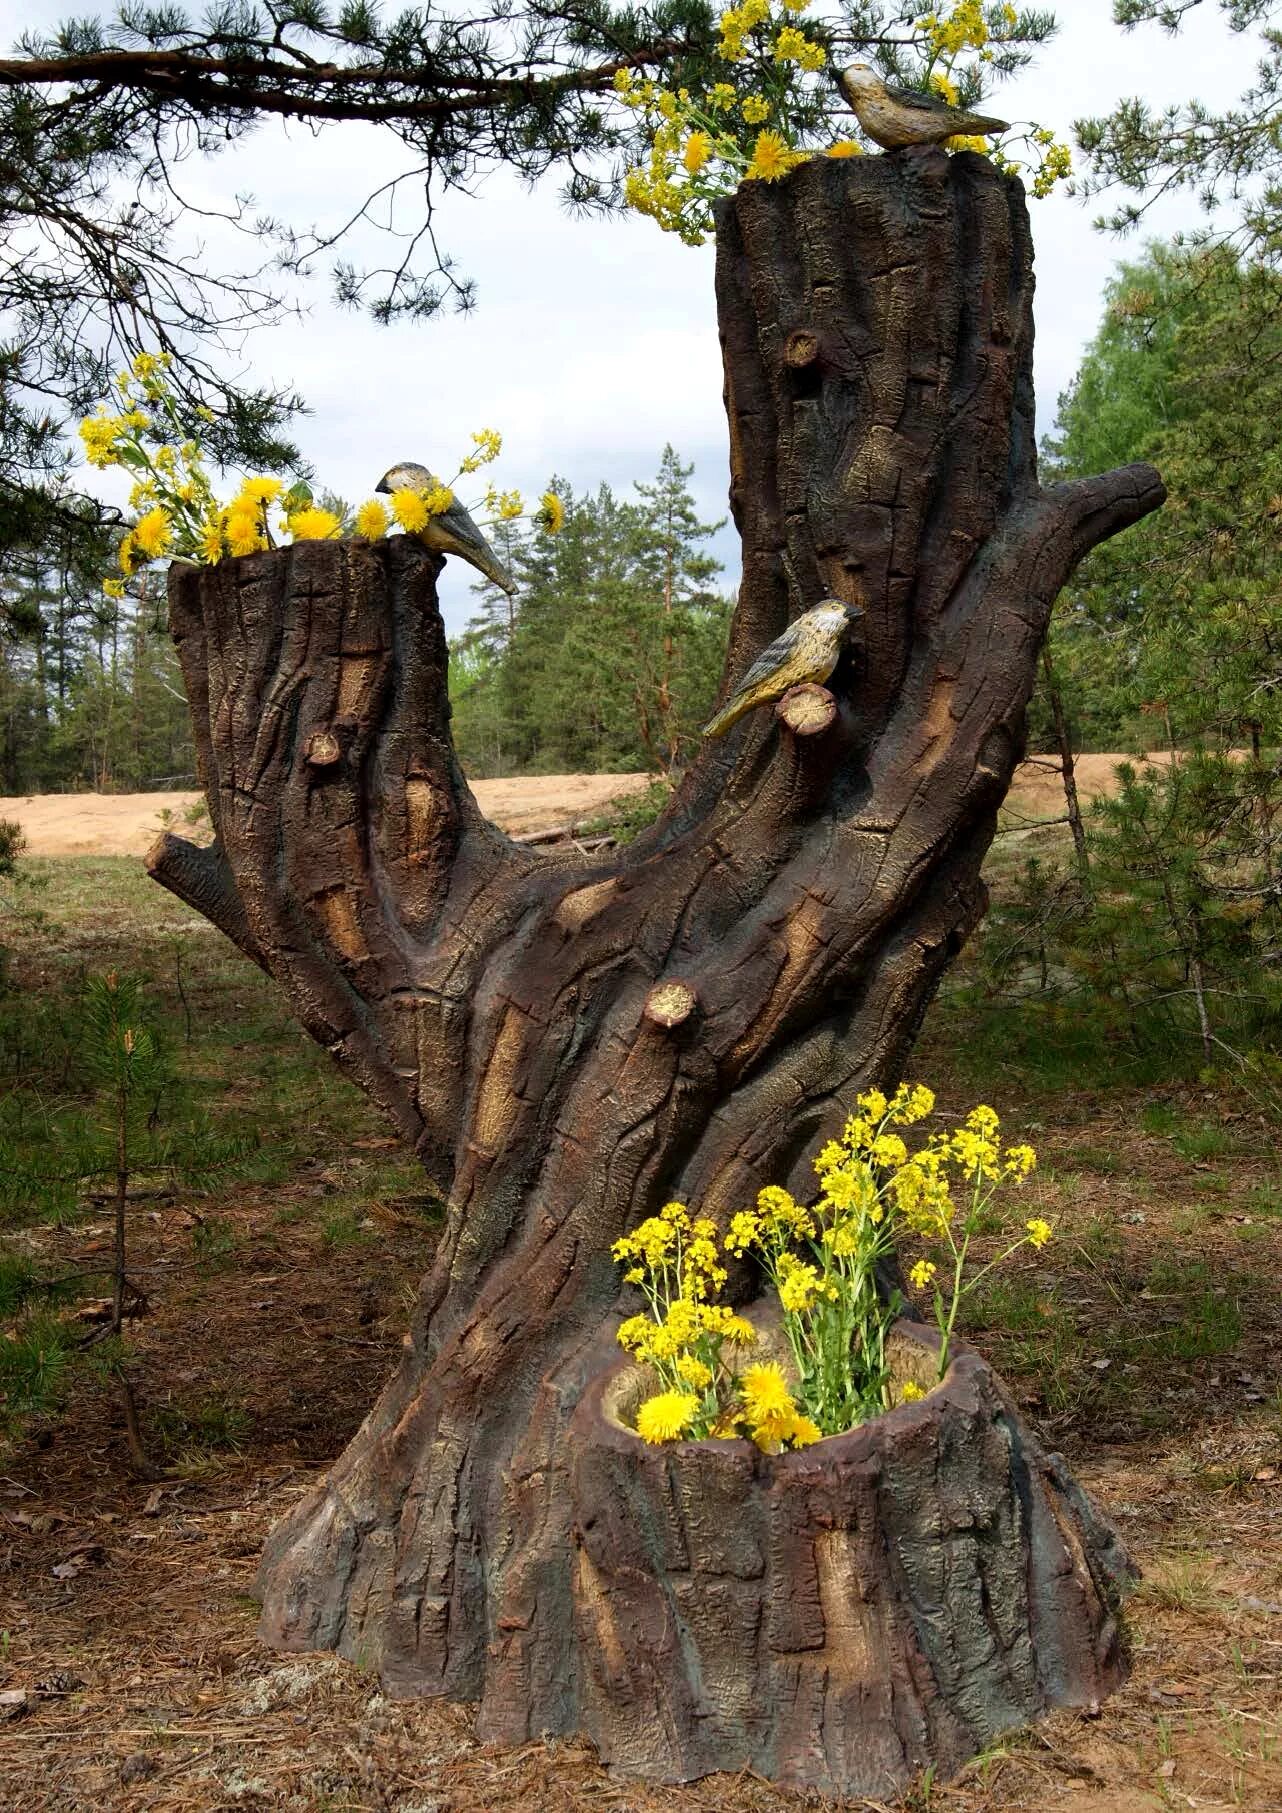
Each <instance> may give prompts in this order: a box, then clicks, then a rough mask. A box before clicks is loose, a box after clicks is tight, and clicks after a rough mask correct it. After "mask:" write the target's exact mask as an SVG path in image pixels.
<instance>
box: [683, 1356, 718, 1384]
mask: <svg viewBox="0 0 1282 1813" xmlns="http://www.w3.org/2000/svg"><path fill="white" fill-rule="evenodd" d="M677 1376H678V1377H679V1378H682V1379H684V1380H685V1382H686V1384H687V1385H693V1386H694V1388H695V1390H696V1391H706V1390H707V1389H708V1386H709V1385H711V1383H712V1368H711V1366H705V1365H704V1363H703V1361H702V1360H700V1359H697V1358H696V1357H695V1355H694V1354H692V1353H681V1354H678V1355H677Z"/></svg>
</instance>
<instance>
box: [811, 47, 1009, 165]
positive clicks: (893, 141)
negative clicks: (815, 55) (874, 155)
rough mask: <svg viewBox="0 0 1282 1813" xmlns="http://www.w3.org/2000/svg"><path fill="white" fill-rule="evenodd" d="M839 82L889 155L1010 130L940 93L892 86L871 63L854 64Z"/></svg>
mask: <svg viewBox="0 0 1282 1813" xmlns="http://www.w3.org/2000/svg"><path fill="white" fill-rule="evenodd" d="M837 80H838V81H839V82H840V84H841V92H842V93H843V94H844V95H845V97H846V99H847V100H848V101H849V102H850V105H851V106H852V107H853V108H854V112H855V118H856V119H857V120H858V121H859V124H860V125H861V126H862V127H863V129H864V131H865V132H866V133H867V134H868V136H869V138H870V139H872V140H873V142H874V144H878V145H883V146H885V148H886V150H887V151H897V150H899V149H900V148H901V147H902V146H904V145H938V144H940V143H941V142H942V141H943V140H944V139H946V138H982V137H984V136H985V135H986V134H988V133H990V132H1005V131H1006V129H1007V124H1008V122H1007V121H1006V120H995V119H992V118H990V117H989V115H988V114H986V113H971V112H969V111H968V110H967V109H966V108H965V107H953V106H951V105H950V104H949V102H947V101H945V100H944V99H942V97H941V96H939V95H937V94H926V93H924V92H923V91H921V90H919V89H916V88H892V87H889V86H888V85H887V84H886V83H885V82H883V81H882V79H881V77H880V76H879V75H878V74H877V71H876V70H875V69H874V68H873V67H872V66H871V64H868V63H852V64H851V65H850V67H849V68H848V69H843V70H842V72H841V74H840V76H838V78H837Z"/></svg>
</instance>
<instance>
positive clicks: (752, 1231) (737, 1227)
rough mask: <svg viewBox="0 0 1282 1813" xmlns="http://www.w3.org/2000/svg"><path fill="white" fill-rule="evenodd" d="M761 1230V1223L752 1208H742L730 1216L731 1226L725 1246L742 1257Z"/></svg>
mask: <svg viewBox="0 0 1282 1813" xmlns="http://www.w3.org/2000/svg"><path fill="white" fill-rule="evenodd" d="M760 1232H761V1223H760V1222H759V1221H758V1219H757V1217H756V1216H755V1215H754V1214H753V1213H752V1211H751V1209H740V1210H738V1211H737V1213H736V1214H734V1215H732V1216H731V1217H730V1226H729V1228H728V1229H727V1230H726V1238H725V1248H726V1251H727V1252H728V1253H734V1254H735V1255H736V1256H737V1257H739V1258H742V1256H743V1254H744V1253H745V1252H746V1251H747V1250H748V1248H749V1247H750V1246H751V1245H752V1244H753V1242H754V1241H755V1240H756V1239H757V1236H758V1235H759V1234H760Z"/></svg>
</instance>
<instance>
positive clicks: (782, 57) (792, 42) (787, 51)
mask: <svg viewBox="0 0 1282 1813" xmlns="http://www.w3.org/2000/svg"><path fill="white" fill-rule="evenodd" d="M807 42H808V40H807V38H806V34H805V33H804V32H802V31H798V30H797V27H796V26H795V25H785V26H784V27H783V29H782V31H781V32H780V33H779V36H778V37H777V38H776V39H775V62H776V63H799V62H800V61H801V53H802V51H803V50H804V49H805V48H806V44H807Z"/></svg>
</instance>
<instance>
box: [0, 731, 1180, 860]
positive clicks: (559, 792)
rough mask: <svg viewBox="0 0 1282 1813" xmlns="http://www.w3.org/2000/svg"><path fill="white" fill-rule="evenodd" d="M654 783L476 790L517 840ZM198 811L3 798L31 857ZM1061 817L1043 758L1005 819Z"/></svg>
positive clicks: (149, 797) (589, 780)
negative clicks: (165, 817) (521, 834)
mask: <svg viewBox="0 0 1282 1813" xmlns="http://www.w3.org/2000/svg"><path fill="white" fill-rule="evenodd" d="M1168 760H1169V758H1168V757H1167V756H1166V755H1165V754H1163V753H1162V752H1161V751H1160V750H1159V751H1158V752H1157V753H1156V754H1154V755H1152V756H1147V757H1144V756H1123V755H1082V756H1079V757H1078V758H1077V784H1078V788H1079V789H1080V791H1081V793H1082V796H1083V798H1084V799H1092V798H1094V796H1095V795H1096V794H1098V793H1112V792H1114V791H1115V789H1116V782H1115V780H1114V775H1113V771H1114V769H1115V767H1116V766H1117V764H1118V762H1124V761H1133V762H1135V763H1136V765H1137V766H1139V765H1142V764H1143V763H1145V762H1152V763H1154V764H1155V765H1157V766H1159V767H1164V766H1165V765H1166V762H1167V761H1168ZM650 779H651V776H649V775H647V774H530V775H518V776H516V777H515V778H513V779H511V780H501V781H473V783H472V791H473V793H475V795H476V797H477V799H478V800H479V801H480V804H481V807H482V809H483V810H484V811H485V812H486V813H488V814H489V816H490V817H491V818H492V819H493V820H494V822H495V823H496V824H498V825H501V826H502V827H503V829H504V830H505V831H510V832H513V833H516V834H518V835H519V834H520V833H522V832H526V831H546V830H548V829H549V828H550V827H551V826H553V825H560V824H568V823H570V822H572V821H574V820H577V819H581V818H587V817H589V816H590V815H591V814H592V813H594V812H599V811H600V810H601V809H602V807H603V806H605V805H606V804H607V803H608V802H609V801H610V800H614V799H620V798H622V797H624V796H625V795H627V794H630V793H639V792H641V791H642V790H643V789H644V788H645V787H646V786H648V785H649V782H650ZM199 805H200V795H199V794H198V793H39V794H35V795H29V796H28V797H27V798H25V799H24V798H22V797H18V798H4V797H0V818H8V819H14V820H16V821H17V823H18V824H19V825H21V826H22V829H23V832H24V833H25V835H26V839H27V849H28V852H29V854H31V855H32V856H142V855H144V854H145V852H146V850H147V848H148V846H149V845H150V844H151V843H152V842H153V841H154V839H155V837H156V835H157V833H158V832H159V831H160V828H161V825H162V823H165V822H168V821H166V820H164V819H163V817H162V814H164V813H166V812H168V813H169V814H170V815H171V818H172V820H173V821H175V822H176V828H178V829H181V828H182V827H183V821H184V819H185V817H186V814H187V813H188V812H189V811H191V810H192V809H193V808H196V807H199ZM1063 810H1064V802H1063V796H1062V794H1061V792H1060V779H1059V770H1058V766H1057V764H1056V763H1055V762H1054V761H1053V760H1052V759H1051V758H1049V757H1046V756H1040V757H1037V758H1035V759H1034V760H1033V761H1030V762H1025V763H1024V765H1023V766H1022V767H1021V768H1020V769H1019V770H1018V772H1017V773H1016V776H1015V784H1014V786H1013V787H1012V788H1011V791H1010V797H1009V799H1008V800H1007V804H1006V813H1007V815H1008V818H1010V819H1019V818H1027V819H1030V820H1034V821H1037V820H1042V819H1048V818H1054V817H1056V816H1057V815H1058V814H1060V813H1062V812H1063ZM193 835H195V836H199V833H198V832H194V833H193Z"/></svg>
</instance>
